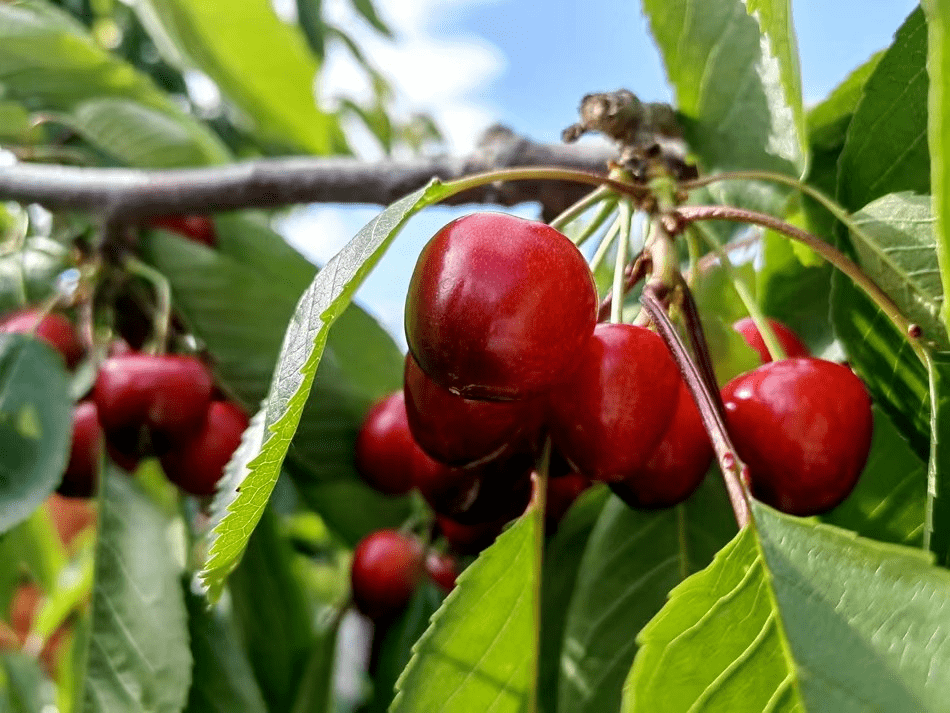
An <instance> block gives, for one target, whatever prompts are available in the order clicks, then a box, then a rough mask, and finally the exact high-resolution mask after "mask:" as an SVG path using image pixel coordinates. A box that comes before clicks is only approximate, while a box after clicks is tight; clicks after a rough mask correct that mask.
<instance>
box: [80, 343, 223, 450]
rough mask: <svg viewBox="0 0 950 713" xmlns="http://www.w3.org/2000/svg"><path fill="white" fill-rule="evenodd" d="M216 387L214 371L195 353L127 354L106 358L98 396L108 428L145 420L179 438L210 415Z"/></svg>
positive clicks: (101, 417) (159, 431)
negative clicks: (209, 409)
mask: <svg viewBox="0 0 950 713" xmlns="http://www.w3.org/2000/svg"><path fill="white" fill-rule="evenodd" d="M211 387H212V383H211V375H210V374H209V373H208V370H207V369H206V368H205V366H204V364H202V363H201V362H200V361H198V360H197V359H195V358H194V357H190V356H179V355H170V354H166V355H161V356H156V355H151V354H138V353H132V354H121V355H119V356H114V357H110V358H108V359H106V360H105V361H104V362H103V363H102V366H101V367H100V369H99V374H98V376H97V378H96V385H95V389H94V391H93V398H94V399H95V401H96V406H98V407H99V420H100V421H101V422H102V426H103V428H105V430H106V431H107V432H111V431H121V430H124V429H128V428H133V429H134V428H138V427H140V426H143V425H144V426H147V427H149V428H151V429H153V431H156V432H157V434H156V435H161V436H162V437H167V438H170V439H175V438H178V437H182V436H184V435H188V434H190V433H192V432H193V431H194V429H195V428H197V427H198V426H199V425H200V424H201V422H202V421H203V420H204V416H205V413H206V412H207V410H208V402H209V400H210V398H211Z"/></svg>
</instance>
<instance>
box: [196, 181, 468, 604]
mask: <svg viewBox="0 0 950 713" xmlns="http://www.w3.org/2000/svg"><path fill="white" fill-rule="evenodd" d="M451 190H452V189H447V188H446V187H443V186H441V185H440V184H439V183H437V182H435V181H433V182H432V183H430V184H429V186H427V187H425V188H422V189H420V190H418V191H416V192H415V193H412V194H410V195H408V196H406V197H405V198H403V199H402V200H400V201H397V202H396V203H394V204H393V205H392V206H390V207H389V208H387V209H386V210H385V211H383V212H382V213H381V214H380V215H379V216H377V217H376V218H375V219H373V220H372V221H371V222H370V223H369V224H368V225H367V226H366V227H364V228H363V229H362V230H361V231H360V232H359V233H358V234H357V235H356V237H354V238H353V239H352V240H351V241H350V242H349V243H347V245H346V246H345V247H344V248H343V249H342V250H341V251H340V252H339V253H338V254H337V255H336V256H334V257H333V259H331V260H330V262H328V263H327V264H326V266H325V267H324V268H323V269H322V270H321V271H320V272H319V273H317V276H316V277H315V278H314V281H313V282H312V283H311V285H310V287H309V288H308V289H307V291H306V292H305V293H304V295H303V297H302V298H301V299H300V302H299V303H298V304H297V308H296V311H295V313H294V315H293V317H292V319H291V322H290V325H289V327H288V330H287V334H286V336H285V338H284V344H283V347H282V349H281V355H280V359H279V361H278V364H277V369H276V371H275V372H274V377H273V381H272V382H271V388H270V394H269V395H268V398H267V402H266V404H265V406H264V408H263V409H262V413H263V414H264V420H263V421H262V422H261V424H260V426H259V432H258V433H255V435H254V439H253V440H254V446H256V447H254V448H252V447H250V446H249V447H248V448H246V449H242V450H241V451H239V453H238V454H236V456H235V457H234V458H232V462H231V463H230V464H229V466H228V469H227V473H228V474H230V475H229V477H228V479H227V480H226V483H225V485H224V486H222V488H221V489H220V490H219V492H218V495H217V496H216V497H215V502H214V506H213V512H214V513H215V516H216V517H218V518H220V521H219V522H218V524H217V525H216V527H215V528H214V530H213V533H212V538H213V539H212V543H211V546H210V550H209V555H208V559H207V561H206V562H205V566H204V569H203V571H202V572H201V578H202V579H203V581H204V582H205V584H206V586H207V587H208V589H209V593H210V595H211V596H212V598H216V597H217V596H218V595H219V594H220V591H221V587H222V586H223V583H224V578H225V577H226V576H227V574H228V572H229V571H230V570H231V569H233V567H234V563H235V562H236V561H237V559H238V558H239V557H240V556H241V552H242V551H243V549H244V546H245V545H246V543H247V539H248V537H249V536H250V533H251V531H252V530H253V528H254V525H255V524H256V523H257V520H258V519H259V518H260V516H261V512H262V511H263V508H264V506H265V504H266V503H267V499H268V497H269V496H270V493H271V490H272V489H273V487H274V483H275V482H276V481H277V475H278V473H279V470H280V465H281V463H282V462H283V460H284V457H285V456H286V454H287V449H288V447H289V445H290V441H291V439H292V438H293V435H294V433H295V432H296V430H297V426H298V425H299V423H300V416H301V413H302V411H303V407H304V404H305V403H306V400H307V397H308V395H309V393H310V389H311V387H312V386H313V380H314V375H315V373H316V370H317V366H318V365H319V363H320V359H321V356H322V354H323V349H324V346H325V345H326V342H327V336H328V333H329V331H330V327H331V326H332V325H333V323H334V322H335V321H336V320H337V319H338V318H339V317H340V315H341V314H342V313H343V311H344V310H345V309H346V308H347V306H348V305H349V303H350V301H351V300H352V298H353V294H354V293H355V291H356V289H357V288H358V287H359V285H360V283H361V282H362V281H363V280H364V279H365V277H366V275H367V274H368V273H369V271H370V270H371V269H372V268H373V267H374V266H375V264H376V262H377V261H378V260H379V258H380V257H382V254H383V252H384V251H385V249H386V248H387V247H388V246H389V244H390V243H391V242H392V240H393V239H394V238H395V236H396V234H397V233H398V232H399V230H400V229H401V228H402V226H403V225H404V224H405V222H406V221H407V220H408V219H409V217H410V216H411V215H412V214H414V213H415V212H417V211H419V210H421V209H422V208H423V207H425V206H426V205H429V204H431V203H434V202H436V201H438V200H440V199H442V198H444V197H445V196H446V195H448V194H449V193H450V192H451ZM265 434H266V437H265ZM245 458H246V460H245ZM245 473H246V474H245ZM233 482H239V483H240V491H238V492H235V491H234V490H233V489H232V488H230V487H228V486H230V484H231V483H233Z"/></svg>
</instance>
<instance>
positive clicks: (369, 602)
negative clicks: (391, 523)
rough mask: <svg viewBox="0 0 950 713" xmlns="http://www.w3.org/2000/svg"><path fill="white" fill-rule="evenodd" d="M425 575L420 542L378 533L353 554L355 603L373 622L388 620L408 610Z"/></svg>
mask: <svg viewBox="0 0 950 713" xmlns="http://www.w3.org/2000/svg"><path fill="white" fill-rule="evenodd" d="M423 573H424V565H423V550H422V545H421V544H420V543H419V541H418V540H416V539H415V538H414V537H410V536H408V535H403V534H401V533H399V532H397V531H395V530H377V531H376V532H373V533H371V534H369V535H367V536H366V537H364V538H363V539H362V540H361V541H360V543H359V544H358V545H357V546H356V549H355V550H354V551H353V562H352V564H351V566H350V585H351V587H352V593H353V601H354V603H355V604H356V607H357V609H359V610H360V611H361V612H362V613H363V614H365V615H366V616H368V617H369V618H370V619H374V620H380V619H388V618H390V617H392V616H395V615H396V614H398V613H399V612H400V611H402V610H403V609H404V608H405V607H406V605H407V604H408V603H409V600H410V599H411V598H412V594H413V592H414V591H415V589H416V585H418V583H419V580H420V579H421V578H422V576H423Z"/></svg>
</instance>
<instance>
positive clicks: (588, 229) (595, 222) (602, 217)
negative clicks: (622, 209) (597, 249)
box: [573, 198, 617, 247]
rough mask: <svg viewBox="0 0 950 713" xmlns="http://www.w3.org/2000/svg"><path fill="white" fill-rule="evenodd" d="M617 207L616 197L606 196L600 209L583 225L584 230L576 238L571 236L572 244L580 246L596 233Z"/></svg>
mask: <svg viewBox="0 0 950 713" xmlns="http://www.w3.org/2000/svg"><path fill="white" fill-rule="evenodd" d="M616 209H617V199H616V198H608V199H607V200H605V201H604V202H603V205H602V206H601V207H600V210H599V211H598V212H597V215H595V216H594V217H593V218H591V221H590V222H589V223H588V224H587V225H586V226H585V227H584V230H583V231H582V232H581V234H580V235H578V236H577V237H576V238H573V240H574V244H575V245H576V246H577V247H580V246H581V245H583V244H584V243H586V242H587V241H588V240H590V238H591V236H592V235H593V234H594V233H596V232H597V231H598V230H599V229H600V227H601V226H602V225H603V224H604V222H605V221H606V220H607V218H609V217H610V216H611V215H612V214H613V212H614V211H615V210H616Z"/></svg>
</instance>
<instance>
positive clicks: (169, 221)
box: [150, 215, 218, 248]
mask: <svg viewBox="0 0 950 713" xmlns="http://www.w3.org/2000/svg"><path fill="white" fill-rule="evenodd" d="M150 224H151V225H153V226H154V227H156V228H164V229H165V230H170V231H172V232H173V233H178V234H179V235H182V236H184V237H186V238H188V239H189V240H191V241H193V242H196V243H202V244H203V245H207V246H208V247H209V248H213V247H214V246H215V244H216V243H217V241H218V238H217V234H216V233H215V230H214V223H212V222H211V219H210V218H209V217H208V216H206V215H162V216H159V217H157V218H152V220H151V221H150Z"/></svg>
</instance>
